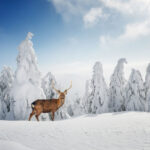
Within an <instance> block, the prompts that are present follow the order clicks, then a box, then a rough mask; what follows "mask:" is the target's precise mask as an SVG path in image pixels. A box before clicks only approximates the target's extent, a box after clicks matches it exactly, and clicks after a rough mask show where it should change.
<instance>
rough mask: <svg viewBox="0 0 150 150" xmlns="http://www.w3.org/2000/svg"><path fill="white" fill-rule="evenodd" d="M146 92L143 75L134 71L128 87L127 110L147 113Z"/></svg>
mask: <svg viewBox="0 0 150 150" xmlns="http://www.w3.org/2000/svg"><path fill="white" fill-rule="evenodd" d="M145 102H146V101H145V90H144V83H143V79H142V76H141V73H140V72H139V71H138V70H134V69H133V70H132V73H131V75H130V78H129V81H128V83H127V86H126V110H128V111H145Z"/></svg>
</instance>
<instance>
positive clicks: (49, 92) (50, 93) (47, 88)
mask: <svg viewBox="0 0 150 150" xmlns="http://www.w3.org/2000/svg"><path fill="white" fill-rule="evenodd" d="M52 82H53V83H56V80H55V77H54V76H53V75H52V74H51V73H50V72H48V73H47V74H46V76H45V77H44V78H43V79H42V88H43V91H44V94H45V96H46V98H47V99H51V98H54V96H55V95H56V93H55V91H54V90H53V88H52Z"/></svg>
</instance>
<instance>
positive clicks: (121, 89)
mask: <svg viewBox="0 0 150 150" xmlns="http://www.w3.org/2000/svg"><path fill="white" fill-rule="evenodd" d="M125 63H127V61H126V59H125V58H121V59H119V60H118V63H117V66H116V67H115V70H114V73H113V74H112V76H111V79H110V89H109V95H110V100H109V109H110V111H115V112H118V111H124V110H125V83H126V80H125V77H124V64H125Z"/></svg>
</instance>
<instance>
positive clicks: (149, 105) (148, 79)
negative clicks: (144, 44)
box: [145, 63, 150, 111]
mask: <svg viewBox="0 0 150 150" xmlns="http://www.w3.org/2000/svg"><path fill="white" fill-rule="evenodd" d="M145 94H146V108H145V110H146V111H150V63H149V64H148V66H147V70H146V76H145Z"/></svg>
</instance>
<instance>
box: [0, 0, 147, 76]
mask: <svg viewBox="0 0 150 150" xmlns="http://www.w3.org/2000/svg"><path fill="white" fill-rule="evenodd" d="M149 18H150V1H149V0H84V1H83V0H76V1H75V0H13V1H12V0H0V69H1V68H2V66H3V65H8V66H11V67H13V68H14V69H15V68H16V57H17V54H18V51H17V47H18V45H19V44H20V42H21V41H22V40H24V39H25V37H26V34H27V32H32V33H33V34H34V35H35V36H34V37H33V43H34V48H35V52H36V55H37V57H38V63H39V67H40V70H41V72H43V73H46V72H48V71H51V72H52V73H54V74H59V75H60V74H63V73H64V74H76V75H77V74H78V75H79V74H84V75H83V78H84V77H85V76H86V78H89V76H90V74H91V72H92V65H93V64H94V62H95V61H101V62H102V63H103V65H104V74H106V76H107V78H109V77H108V76H110V75H111V73H112V71H113V69H114V66H115V64H116V62H117V60H118V59H119V58H121V57H125V58H126V59H127V61H128V65H127V70H128V71H127V72H128V73H127V74H129V73H130V69H131V68H132V67H136V68H137V69H139V70H140V71H141V72H142V73H143V72H144V71H145V69H146V65H147V63H148V62H149V58H150V42H149V41H150V21H149Z"/></svg>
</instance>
